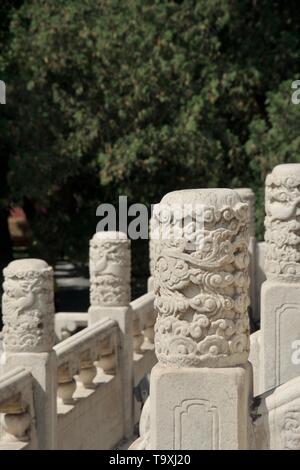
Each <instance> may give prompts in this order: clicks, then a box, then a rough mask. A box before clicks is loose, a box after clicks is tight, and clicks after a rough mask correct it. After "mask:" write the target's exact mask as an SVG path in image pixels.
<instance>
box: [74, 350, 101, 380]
mask: <svg viewBox="0 0 300 470" xmlns="http://www.w3.org/2000/svg"><path fill="white" fill-rule="evenodd" d="M93 356H94V355H93V353H92V351H91V350H88V351H84V352H83V353H82V354H81V355H80V371H79V374H78V379H77V380H78V382H79V383H80V384H81V385H82V386H83V387H84V388H87V389H93V388H95V384H94V382H93V380H94V378H95V377H96V375H97V368H96V367H95V366H94V357H93Z"/></svg>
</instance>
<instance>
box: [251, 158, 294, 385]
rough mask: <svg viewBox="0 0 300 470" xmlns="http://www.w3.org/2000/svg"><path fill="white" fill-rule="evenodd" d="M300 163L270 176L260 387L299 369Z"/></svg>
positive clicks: (280, 380)
mask: <svg viewBox="0 0 300 470" xmlns="http://www.w3.org/2000/svg"><path fill="white" fill-rule="evenodd" d="M299 188H300V164H286V165H278V166H276V167H275V168H274V169H273V171H272V173H271V174H270V175H268V176H267V178H266V218H265V226H266V234H265V240H266V245H265V271H266V276H267V280H266V281H265V282H264V284H263V285H262V290H261V330H262V333H261V361H260V362H261V391H262V392H265V391H268V390H270V389H272V388H274V387H276V386H278V385H280V384H283V383H284V382H287V381H288V380H290V379H291V378H293V377H296V376H298V375H299V373H300V366H299V364H295V363H294V362H293V360H292V354H293V344H294V342H295V341H297V340H299V339H300V291H299V280H300V251H299V244H300V236H299V228H300V219H299V215H300V212H299V204H300V190H299Z"/></svg>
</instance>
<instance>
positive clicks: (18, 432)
mask: <svg viewBox="0 0 300 470" xmlns="http://www.w3.org/2000/svg"><path fill="white" fill-rule="evenodd" d="M0 413H1V421H0V422H1V425H2V427H3V430H4V432H5V434H4V435H3V436H2V440H3V441H23V442H27V441H29V435H30V425H31V416H30V413H29V412H28V407H27V406H26V405H24V404H22V403H21V397H20V395H18V396H17V397H13V398H11V399H10V400H8V401H6V402H5V403H1V404H0Z"/></svg>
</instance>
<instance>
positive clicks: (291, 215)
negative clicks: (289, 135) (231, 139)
mask: <svg viewBox="0 0 300 470" xmlns="http://www.w3.org/2000/svg"><path fill="white" fill-rule="evenodd" d="M265 206H266V218H265V228H266V232H265V241H266V245H267V246H266V257H265V270H266V274H267V278H268V279H280V280H282V281H288V282H297V281H299V280H300V250H299V247H300V235H299V229H300V164H297V163H294V164H284V165H278V166H276V167H275V168H274V169H273V171H272V173H270V174H269V175H268V176H267V178H266V195H265Z"/></svg>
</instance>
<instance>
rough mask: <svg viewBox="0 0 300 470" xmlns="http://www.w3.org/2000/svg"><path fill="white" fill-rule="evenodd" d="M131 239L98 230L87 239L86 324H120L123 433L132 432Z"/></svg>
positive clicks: (120, 234)
mask: <svg viewBox="0 0 300 470" xmlns="http://www.w3.org/2000/svg"><path fill="white" fill-rule="evenodd" d="M130 274H131V253H130V240H128V239H127V236H126V234H125V233H123V232H97V233H96V234H95V235H94V236H93V238H92V240H91V241H90V283H91V287H90V303H91V305H90V307H89V312H88V313H89V324H90V325H91V324H93V323H96V322H98V321H99V320H102V319H103V318H107V317H109V318H111V319H113V320H116V321H117V322H118V324H119V327H120V334H121V351H120V364H119V368H120V369H119V374H121V379H122V384H121V386H122V390H123V417H124V420H123V424H124V436H125V437H127V438H129V437H130V436H131V435H132V433H133V396H132V395H133V393H132V380H133V379H132V373H133V371H132V362H133V326H132V311H131V308H130V305H129V302H130Z"/></svg>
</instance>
